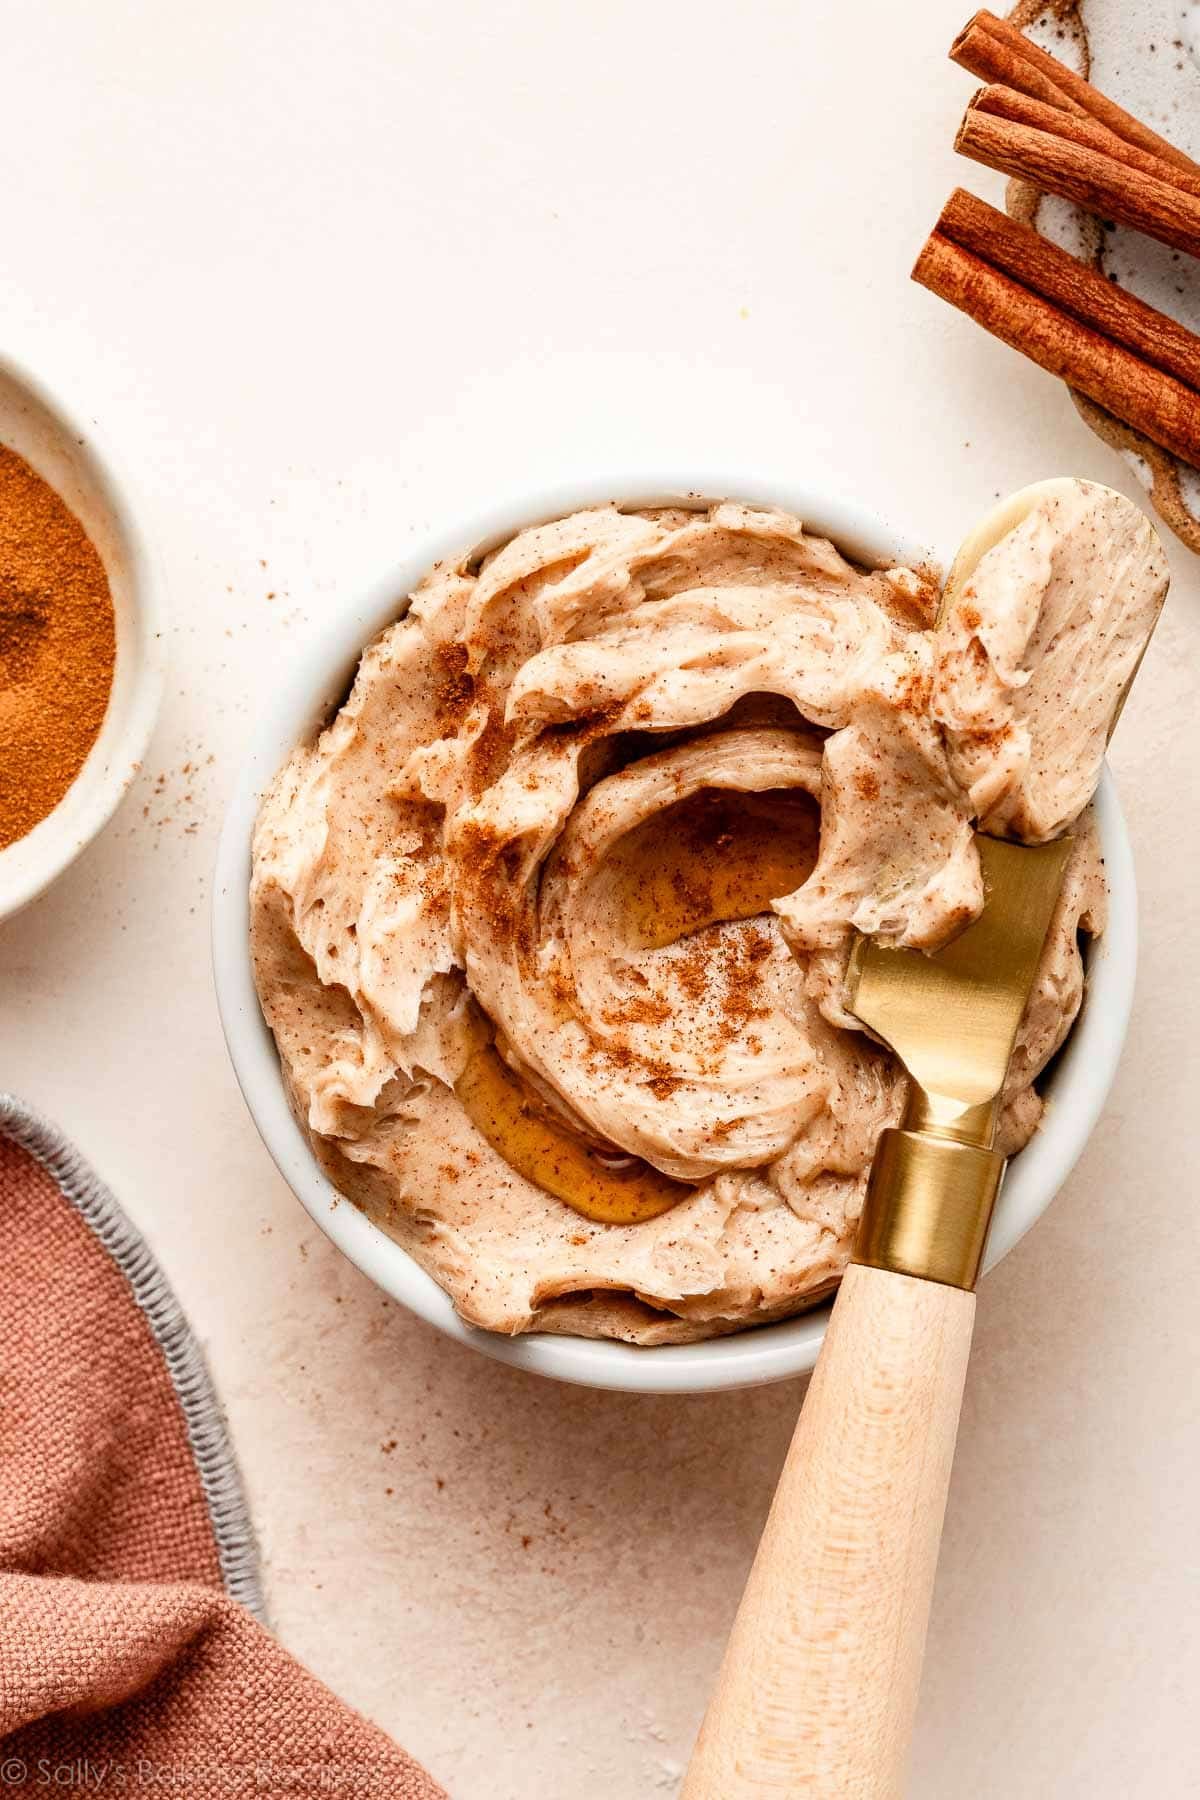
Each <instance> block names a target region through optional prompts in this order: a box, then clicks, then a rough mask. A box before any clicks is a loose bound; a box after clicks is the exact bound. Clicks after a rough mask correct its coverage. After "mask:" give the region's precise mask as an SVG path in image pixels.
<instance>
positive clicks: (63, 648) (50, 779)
mask: <svg viewBox="0 0 1200 1800" xmlns="http://www.w3.org/2000/svg"><path fill="white" fill-rule="evenodd" d="M115 664H116V621H115V618H114V615H113V604H112V595H111V594H110V593H109V588H108V577H107V576H106V575H105V573H104V565H103V563H102V562H101V561H100V558H99V556H98V555H97V553H96V550H95V548H94V547H93V545H92V542H91V540H90V539H89V537H88V535H87V533H86V532H85V531H84V529H83V526H82V525H81V524H80V523H79V520H78V519H77V518H76V517H75V515H74V513H72V512H71V511H70V510H69V508H68V507H67V506H66V505H65V504H64V502H63V501H62V500H60V499H59V497H58V495H57V494H56V493H55V492H54V489H53V488H52V487H50V486H49V485H48V484H47V483H46V482H44V481H43V480H42V478H41V476H40V475H37V474H35V473H34V471H33V470H32V469H31V468H30V466H29V464H28V463H27V462H25V461H24V460H23V459H22V458H21V457H19V456H17V455H16V454H15V452H14V451H12V450H6V449H4V448H2V447H0V850H2V849H4V847H5V846H6V845H8V844H12V843H15V842H16V840H17V839H18V838H22V837H24V836H25V834H26V832H29V831H32V829H33V827H34V826H35V825H36V824H37V823H38V821H39V820H40V819H44V818H45V816H46V814H47V813H49V812H51V811H53V809H54V807H56V806H57V805H58V802H59V801H60V800H61V799H62V797H63V795H64V794H65V793H66V791H67V789H68V788H69V787H70V785H71V783H72V782H73V781H74V779H75V777H76V775H78V773H79V771H80V769H81V768H82V766H83V762H84V759H85V757H86V756H87V753H88V751H89V750H90V749H91V747H92V745H93V744H94V742H95V741H96V736H97V734H98V732H99V730H100V726H101V724H102V722H103V719H104V714H105V710H106V708H107V706H108V696H109V692H110V690H111V688H112V681H113V670H114V667H115Z"/></svg>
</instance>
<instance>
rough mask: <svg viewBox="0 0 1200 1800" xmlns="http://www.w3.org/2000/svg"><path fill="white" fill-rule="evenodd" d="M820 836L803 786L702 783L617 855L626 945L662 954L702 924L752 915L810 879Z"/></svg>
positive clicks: (814, 809)
mask: <svg viewBox="0 0 1200 1800" xmlns="http://www.w3.org/2000/svg"><path fill="white" fill-rule="evenodd" d="M819 832H820V811H819V809H818V807H817V804H816V802H815V801H814V800H813V799H812V798H811V796H810V795H809V794H807V793H805V792H804V791H803V789H800V788H786V789H775V790H773V791H772V792H771V793H770V794H741V793H730V792H727V791H725V790H723V789H718V788H702V789H701V790H700V791H699V793H696V794H693V795H691V796H690V797H689V798H688V799H687V800H681V801H680V802H679V803H678V804H677V805H675V806H673V807H671V808H670V809H669V811H668V812H666V813H664V814H660V815H659V816H658V817H657V818H655V819H651V820H648V821H647V823H646V824H645V825H643V826H642V827H641V828H640V829H639V830H638V831H636V832H631V833H630V839H631V840H632V841H630V842H629V843H628V845H627V846H622V848H621V849H620V850H619V851H618V852H617V854H618V855H619V856H620V858H621V860H622V862H624V863H625V864H626V871H627V872H625V873H624V875H623V879H622V882H621V889H622V892H621V911H622V914H623V920H622V923H623V926H624V929H625V933H626V941H627V942H629V943H631V944H633V945H636V947H637V948H639V949H643V950H661V949H663V948H665V946H666V945H668V944H674V943H677V942H678V941H679V939H680V938H683V937H688V936H689V935H690V934H691V933H692V932H694V931H700V930H702V929H703V927H704V926H706V925H717V924H723V923H726V922H728V921H731V920H734V919H753V918H757V917H758V915H759V914H760V913H764V912H766V911H767V910H768V908H769V907H770V903H771V901H772V900H777V899H779V898H780V897H781V896H782V895H784V894H790V893H793V892H794V891H795V889H796V888H798V887H799V886H800V884H801V883H802V882H804V881H806V880H807V879H808V877H809V875H811V873H812V871H813V867H814V865H815V863H816V860H817V843H818V836H819Z"/></svg>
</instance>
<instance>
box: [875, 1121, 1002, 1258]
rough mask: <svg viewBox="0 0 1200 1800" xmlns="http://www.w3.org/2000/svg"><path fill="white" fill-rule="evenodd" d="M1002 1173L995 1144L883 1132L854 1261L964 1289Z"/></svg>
mask: <svg viewBox="0 0 1200 1800" xmlns="http://www.w3.org/2000/svg"><path fill="white" fill-rule="evenodd" d="M1003 1173H1004V1158H1003V1157H1002V1156H1001V1155H1000V1153H999V1151H997V1150H985V1149H983V1148H982V1147H981V1146H980V1145H978V1144H970V1143H963V1142H962V1141H961V1140H956V1139H954V1138H951V1137H944V1136H940V1135H934V1134H933V1133H931V1132H929V1131H907V1130H903V1129H900V1130H896V1129H889V1130H887V1131H884V1132H883V1133H882V1134H881V1136H880V1139H879V1146H878V1148H877V1149H876V1151H875V1161H874V1162H873V1163H872V1165H871V1176H870V1180H869V1182H868V1184H867V1198H866V1203H865V1204H864V1206H863V1215H862V1219H861V1220H860V1221H859V1227H858V1240H857V1243H856V1245H855V1249H854V1255H853V1258H852V1260H853V1261H854V1262H856V1263H866V1264H868V1265H869V1266H870V1267H871V1268H875V1269H893V1270H895V1271H896V1272H897V1273H898V1274H901V1275H917V1276H919V1277H920V1278H921V1279H922V1280H925V1281H940V1282H943V1283H944V1284H945V1285H946V1286H948V1287H959V1288H966V1289H968V1290H970V1289H971V1288H973V1287H974V1286H975V1283H976V1281H977V1280H978V1279H979V1265H980V1262H981V1260H982V1258H983V1246H984V1241H985V1239H986V1237H987V1229H988V1225H989V1223H990V1221H991V1217H992V1207H993V1205H994V1204H995V1200H996V1195H997V1193H998V1192H999V1190H1000V1177H1001V1175H1002V1174H1003Z"/></svg>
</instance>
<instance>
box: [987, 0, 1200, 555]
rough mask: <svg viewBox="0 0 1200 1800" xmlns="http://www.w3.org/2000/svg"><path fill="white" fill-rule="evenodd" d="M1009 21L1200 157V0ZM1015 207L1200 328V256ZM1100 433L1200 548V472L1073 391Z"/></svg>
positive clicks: (1175, 527)
mask: <svg viewBox="0 0 1200 1800" xmlns="http://www.w3.org/2000/svg"><path fill="white" fill-rule="evenodd" d="M1009 17H1010V18H1011V19H1012V20H1013V22H1014V24H1016V25H1019V26H1020V27H1021V29H1022V30H1023V31H1024V32H1025V33H1026V35H1027V36H1028V37H1029V38H1031V39H1032V40H1033V41H1034V42H1035V43H1037V44H1039V45H1041V47H1042V48H1043V49H1044V50H1049V51H1050V52H1051V54H1052V55H1054V56H1057V57H1058V58H1060V60H1061V61H1062V62H1065V63H1067V64H1068V65H1069V66H1070V67H1071V68H1073V69H1076V70H1078V71H1079V73H1080V74H1082V75H1085V76H1086V77H1087V78H1088V80H1089V81H1091V82H1093V83H1094V84H1095V86H1096V87H1098V88H1100V89H1101V90H1102V92H1104V93H1106V94H1110V95H1111V96H1112V98H1113V99H1114V100H1116V101H1117V102H1118V103H1119V104H1120V105H1121V106H1123V107H1125V108H1126V109H1127V110H1128V111H1129V112H1131V113H1133V114H1135V116H1136V117H1137V118H1139V119H1144V120H1145V122H1146V123H1147V124H1148V125H1152V126H1153V127H1154V129H1155V130H1156V131H1159V132H1161V133H1162V135H1163V136H1164V137H1166V138H1170V140H1171V142H1172V143H1174V144H1178V146H1179V148H1180V149H1181V150H1186V151H1187V153H1188V154H1189V156H1194V157H1196V158H1197V160H1200V0H1050V3H1049V4H1048V5H1047V4H1038V0H1020V4H1018V5H1017V6H1015V7H1014V8H1013V9H1012V11H1011V13H1010V14H1009ZM1008 210H1009V212H1010V213H1011V214H1012V215H1013V217H1014V218H1018V219H1024V220H1026V221H1028V222H1029V223H1031V224H1033V225H1035V226H1036V227H1037V229H1038V231H1040V232H1041V234H1042V235H1043V237H1047V238H1050V239H1052V240H1053V241H1054V242H1055V243H1057V244H1061V245H1062V247H1063V248H1064V249H1065V250H1069V251H1070V252H1071V254H1072V255H1073V256H1078V257H1081V258H1083V259H1085V260H1086V261H1089V262H1091V263H1094V264H1095V266H1096V267H1097V268H1098V269H1100V270H1101V271H1102V272H1103V273H1104V274H1105V275H1107V276H1108V278H1109V279H1110V280H1111V281H1115V282H1117V283H1118V284H1119V285H1120V286H1121V287H1124V288H1128V289H1129V291H1130V292H1131V293H1134V294H1137V295H1139V296H1140V297H1141V298H1142V299H1143V300H1148V301H1149V302H1150V304H1151V305H1152V306H1156V307H1158V309H1159V311H1160V312H1165V313H1170V314H1171V316H1172V317H1173V318H1175V319H1178V320H1179V321H1180V323H1181V324H1184V325H1186V326H1188V327H1189V329H1190V330H1192V331H1195V332H1200V262H1196V261H1193V260H1192V258H1190V257H1188V256H1185V255H1183V253H1182V252H1181V251H1178V250H1171V249H1168V247H1167V246H1166V245H1165V244H1156V243H1155V242H1154V241H1153V240H1152V239H1151V238H1147V237H1143V236H1142V235H1141V234H1140V233H1139V232H1136V231H1129V230H1127V229H1126V228H1125V227H1124V226H1122V225H1107V224H1103V223H1102V222H1101V221H1099V220H1097V219H1095V218H1093V217H1092V215H1091V214H1090V213H1086V212H1083V211H1082V210H1081V209H1080V208H1079V207H1077V206H1074V205H1072V203H1071V202H1070V201H1067V200H1058V199H1055V198H1054V197H1053V196H1051V195H1046V194H1042V193H1040V192H1039V190H1038V189H1037V188H1035V187H1031V186H1030V185H1029V184H1028V183H1026V182H1022V181H1012V182H1010V183H1009V187H1008ZM1071 398H1072V399H1073V400H1074V402H1075V405H1076V406H1077V407H1078V409H1079V412H1080V414H1081V415H1082V417H1083V418H1084V420H1085V421H1086V423H1087V424H1088V425H1090V426H1091V428H1092V430H1093V431H1094V432H1095V433H1096V435H1097V436H1098V437H1101V438H1103V440H1104V442H1105V443H1106V444H1111V445H1112V447H1113V449H1114V450H1117V451H1119V453H1120V454H1121V456H1122V457H1123V458H1124V460H1125V461H1126V462H1127V463H1128V464H1129V466H1130V467H1131V468H1132V469H1133V470H1134V471H1135V473H1136V474H1137V477H1138V479H1139V481H1141V482H1142V483H1143V484H1144V486H1145V488H1146V490H1147V492H1148V494H1149V496H1150V501H1151V504H1152V505H1153V507H1154V509H1155V511H1156V512H1157V513H1158V515H1159V517H1160V518H1161V519H1162V520H1163V521H1164V522H1165V523H1166V524H1167V525H1169V526H1170V527H1171V530H1172V531H1174V532H1175V533H1176V535H1177V536H1178V537H1180V538H1182V539H1183V541H1184V543H1185V544H1187V545H1188V546H1189V547H1190V548H1191V549H1192V550H1196V551H1200V470H1196V469H1193V468H1190V467H1189V466H1188V465H1187V464H1186V463H1182V462H1180V461H1179V460H1178V459H1177V458H1176V457H1174V456H1171V455H1169V454H1168V453H1167V451H1165V450H1160V449H1159V447H1158V445H1157V444H1152V443H1150V442H1149V440H1148V439H1146V438H1144V437H1143V436H1142V435H1141V433H1140V432H1138V431H1134V430H1133V429H1132V428H1131V427H1130V426H1128V425H1125V424H1123V423H1122V422H1121V421H1120V420H1119V419H1114V418H1113V417H1112V415H1111V414H1110V413H1107V412H1105V411H1104V409H1103V408H1102V407H1099V406H1097V405H1096V404H1095V402H1094V401H1092V400H1088V399H1086V398H1085V397H1084V395H1082V394H1077V393H1075V392H1073V391H1072V395H1071Z"/></svg>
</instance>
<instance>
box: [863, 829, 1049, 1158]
mask: <svg viewBox="0 0 1200 1800" xmlns="http://www.w3.org/2000/svg"><path fill="white" fill-rule="evenodd" d="M975 842H976V845H977V847H978V850H979V857H980V861H981V863H982V865H983V880H984V892H985V896H986V898H985V903H984V908H983V912H982V913H981V914H980V916H979V918H978V919H977V920H976V921H975V923H974V924H973V925H970V926H968V927H967V929H966V930H965V931H963V932H961V933H960V934H959V936H958V937H956V938H955V939H954V941H953V942H952V943H950V944H947V945H946V947H945V949H944V950H939V951H938V952H937V953H936V955H933V956H927V955H925V954H924V953H923V952H921V951H919V950H894V949H888V948H885V947H884V946H882V945H880V944H877V943H875V942H874V940H873V939H870V938H863V937H860V938H858V939H857V940H856V942H855V945H854V950H853V953H852V955H851V958H850V967H849V970H848V974H847V987H848V991H849V996H850V1010H851V1011H852V1012H853V1013H854V1014H855V1016H856V1017H857V1018H859V1019H861V1020H862V1022H863V1024H864V1025H867V1026H869V1027H870V1029H871V1030H872V1031H873V1032H874V1033H875V1034H876V1036H877V1037H880V1038H882V1039H883V1041H884V1043H886V1044H888V1045H889V1046H890V1048H891V1049H892V1050H894V1051H895V1053H896V1055H897V1056H898V1057H899V1058H900V1060H901V1062H902V1063H903V1064H904V1066H905V1068H906V1069H907V1070H908V1072H909V1074H910V1075H911V1076H912V1078H913V1083H914V1090H913V1094H912V1096H911V1097H910V1101H909V1107H908V1112H907V1114H906V1121H905V1122H906V1125H908V1126H909V1128H910V1129H913V1130H925V1131H934V1132H936V1133H937V1134H938V1135H940V1136H945V1137H952V1138H956V1139H958V1140H959V1141H960V1142H963V1143H974V1144H981V1145H983V1146H984V1147H985V1148H986V1147H987V1146H988V1145H990V1143H991V1139H992V1133H993V1130H994V1127H995V1114H996V1103H997V1101H998V1098H999V1095H1000V1091H1001V1089H1002V1088H1003V1086H1004V1077H1005V1074H1006V1073H1007V1070H1008V1063H1009V1058H1010V1057H1011V1055H1012V1049H1013V1044H1014V1042H1015V1040H1016V1035H1017V1027H1018V1026H1019V1025H1020V1023H1021V1016H1022V1014H1023V1013H1024V1011H1025V1005H1026V1002H1027V1001H1028V999H1029V994H1030V990H1031V988H1032V987H1033V980H1034V976H1035V975H1036V973H1037V967H1038V962H1039V959H1040V957H1041V953H1042V946H1043V945H1044V943H1045V941H1046V933H1047V932H1048V930H1049V929H1050V921H1051V919H1052V918H1053V916H1054V908H1055V905H1056V904H1057V901H1058V895H1059V890H1060V888H1061V887H1062V880H1063V874H1064V872H1065V870H1066V866H1067V861H1068V859H1069V857H1070V854H1071V849H1072V840H1071V839H1070V838H1059V839H1057V840H1056V841H1055V842H1054V843H1052V844H1039V845H1037V846H1036V847H1029V846H1027V845H1024V844H1012V843H1008V842H1006V841H1004V840H1002V839H1000V838H990V837H984V836H983V835H982V834H977V836H976V839H975Z"/></svg>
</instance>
